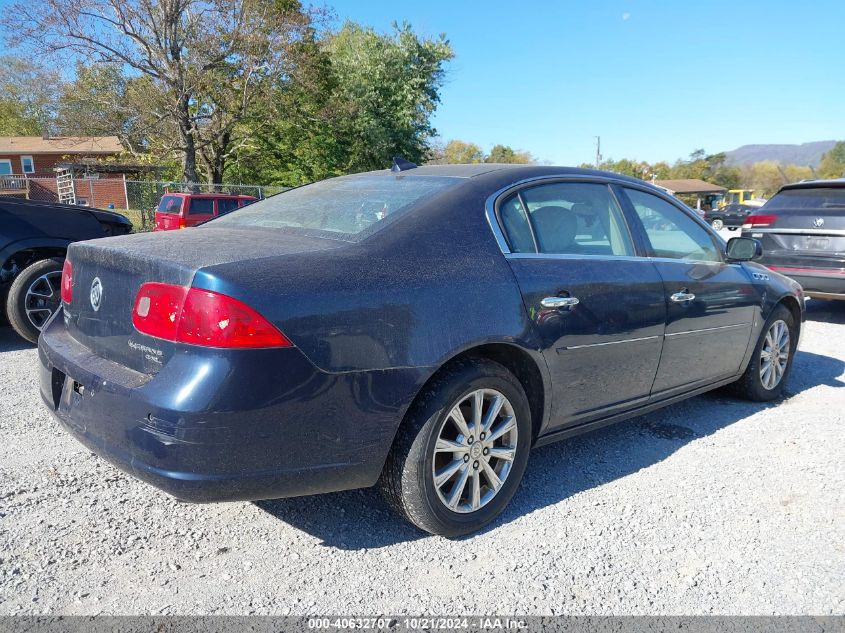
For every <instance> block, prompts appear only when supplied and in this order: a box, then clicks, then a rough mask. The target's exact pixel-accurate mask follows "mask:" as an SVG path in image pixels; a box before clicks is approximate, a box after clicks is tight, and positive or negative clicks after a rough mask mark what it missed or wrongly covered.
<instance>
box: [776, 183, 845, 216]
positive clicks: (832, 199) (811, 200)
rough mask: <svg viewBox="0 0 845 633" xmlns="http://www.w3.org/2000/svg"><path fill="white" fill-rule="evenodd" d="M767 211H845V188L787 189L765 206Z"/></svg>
mask: <svg viewBox="0 0 845 633" xmlns="http://www.w3.org/2000/svg"><path fill="white" fill-rule="evenodd" d="M765 208H766V211H777V210H779V209H790V210H792V209H816V210H822V209H838V210H839V211H840V212H841V211H843V210H845V187H819V188H817V189H787V190H786V191H781V192H780V193H779V194H777V195H776V196H775V197H774V198H772V199H771V200H769V201H768V202H767V203H766V205H765Z"/></svg>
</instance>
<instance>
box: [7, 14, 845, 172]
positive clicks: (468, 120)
mask: <svg viewBox="0 0 845 633" xmlns="http://www.w3.org/2000/svg"><path fill="white" fill-rule="evenodd" d="M36 1H37V0H36ZM305 1H306V2H307V1H308V0H305ZM313 2H314V3H315V4H320V3H322V2H325V3H326V4H327V5H328V6H329V7H331V8H332V9H333V10H334V13H335V15H336V20H337V22H338V24H339V23H341V22H342V21H343V20H345V19H351V20H355V21H357V22H361V23H363V24H367V25H371V26H373V27H375V28H376V29H377V30H379V31H388V30H390V28H391V24H392V23H393V22H395V21H399V22H401V21H405V20H406V21H408V22H410V23H411V25H412V26H413V27H414V29H415V30H416V31H417V32H419V33H421V34H424V35H429V36H436V35H438V34H439V33H441V32H442V33H445V34H446V35H447V37H448V38H449V40H450V42H451V43H452V46H453V48H454V50H455V55H456V56H455V59H454V61H453V62H451V63H450V64H449V66H448V71H449V73H448V78H447V83H446V85H445V86H444V88H443V90H442V103H441V105H440V107H439V109H438V111H437V113H436V115H435V120H434V122H435V125H436V127H437V129H438V130H439V132H440V134H441V136H442V137H443V138H444V139H445V140H448V139H452V138H460V139H463V140H466V141H473V142H475V143H478V144H479V145H481V146H482V147H483V148H484V149H485V150H489V149H490V147H492V146H493V145H494V144H495V143H503V144H506V145H510V146H512V147H514V148H517V149H523V150H528V151H530V152H531V153H532V154H534V155H535V156H537V157H538V158H539V159H540V160H544V161H549V162H552V163H555V164H561V165H574V164H579V163H582V162H591V161H592V160H593V159H594V156H595V136H596V135H601V140H602V153H603V155H604V157H605V158H614V159H619V158H635V159H640V160H648V161H652V162H654V161H658V160H667V161H670V162H671V161H674V160H675V159H677V158H681V157H686V156H688V155H689V153H690V152H692V151H693V150H695V149H697V148H704V149H705V150H707V151H708V152H717V151H724V150H730V149H734V148H736V147H738V146H740V145H745V144H748V143H801V142H807V141H821V140H831V139H836V140H841V139H845V80H843V75H845V37H843V35H842V25H843V24H845V1H843V0H812V1H811V2H795V1H794V0H767V1H763V0H732V1H729V0H686V1H685V0H663V1H657V0H582V1H579V2H576V1H574V0H556V1H551V0H546V1H544V2H541V1H539V0H522V1H521V2H516V1H515V0H486V1H469V0H450V1H446V0H416V1H414V0H411V1H408V0H405V1H401V0H313ZM10 4H11V0H0V10H2V9H3V8H4V6H9V5H10Z"/></svg>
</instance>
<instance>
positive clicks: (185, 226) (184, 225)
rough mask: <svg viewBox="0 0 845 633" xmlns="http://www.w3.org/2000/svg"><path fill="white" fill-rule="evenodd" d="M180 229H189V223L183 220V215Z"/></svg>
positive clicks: (180, 218)
mask: <svg viewBox="0 0 845 633" xmlns="http://www.w3.org/2000/svg"><path fill="white" fill-rule="evenodd" d="M179 228H180V229H186V228H188V223H187V222H186V221H185V218H183V217H182V215H181V214H180V215H179Z"/></svg>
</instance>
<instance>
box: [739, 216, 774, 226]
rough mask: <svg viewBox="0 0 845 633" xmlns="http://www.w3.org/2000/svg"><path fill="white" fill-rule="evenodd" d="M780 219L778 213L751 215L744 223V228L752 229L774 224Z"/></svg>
mask: <svg viewBox="0 0 845 633" xmlns="http://www.w3.org/2000/svg"><path fill="white" fill-rule="evenodd" d="M777 219H778V216H776V215H749V216H748V217H747V218H745V222H743V223H742V228H744V229H752V228H757V227H763V226H772V225H773V224H774V223H775V222H776V221H777Z"/></svg>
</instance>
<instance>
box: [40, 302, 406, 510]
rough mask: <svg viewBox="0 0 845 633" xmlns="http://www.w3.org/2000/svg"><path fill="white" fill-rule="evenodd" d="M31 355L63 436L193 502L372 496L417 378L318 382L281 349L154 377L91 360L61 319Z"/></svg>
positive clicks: (200, 362) (389, 375) (212, 357)
mask: <svg viewBox="0 0 845 633" xmlns="http://www.w3.org/2000/svg"><path fill="white" fill-rule="evenodd" d="M38 350H39V360H40V367H39V371H40V389H41V397H42V399H43V400H44V403H45V404H46V405H47V406H48V407H49V408H50V410H51V411H52V412H53V414H54V415H55V417H56V418H57V419H58V421H59V422H60V423H61V425H62V426H63V427H64V428H65V429H66V430H67V431H68V432H70V433H71V434H72V435H73V436H74V437H76V438H77V439H78V440H79V441H80V442H81V443H82V444H84V445H85V446H86V447H88V448H89V449H90V450H92V451H93V452H94V453H96V454H98V455H100V456H102V457H104V458H105V459H107V460H108V461H110V462H111V463H113V464H114V465H116V466H117V467H118V468H120V469H122V470H124V471H126V472H127V473H129V474H131V475H134V476H135V477H137V478H139V479H141V480H143V481H146V482H148V483H150V484H152V485H153V486H156V487H157V488H160V489H162V490H164V491H165V492H167V493H169V494H171V495H173V496H175V497H177V498H180V499H183V500H186V501H194V502H210V501H236V500H256V499H268V498H278V497H290V496H298V495H306V494H315V493H320V492H331V491H336V490H345V489H350V488H361V487H366V486H370V485H373V484H374V483H375V482H376V480H377V479H378V476H379V473H380V472H381V468H382V465H383V463H384V459H385V457H386V455H387V451H388V449H389V447H390V445H391V443H392V441H393V436H394V434H395V431H396V428H397V427H398V424H399V421H400V420H401V418H402V415H404V406H405V403H406V401H407V402H409V401H410V398H411V397H412V396H410V397H409V396H408V394H411V393H412V392H414V393H415V391H414V389H415V385H416V382H417V380H419V375H420V373H419V372H417V371H416V370H396V371H393V370H388V371H382V372H378V374H379V375H378V376H373V375H370V372H360V373H348V374H339V375H333V374H326V373H324V372H320V371H319V370H317V369H315V368H314V367H313V365H311V364H310V362H308V360H307V359H306V358H305V357H304V355H302V353H301V352H299V351H298V350H296V349H277V350H244V351H238V352H235V353H233V354H232V353H223V352H220V351H212V352H211V353H209V350H197V351H199V352H205V355H202V356H198V355H194V356H192V354H191V352H190V351H189V352H187V353H185V354H179V355H177V356H176V357H174V359H172V360H171V361H170V363H169V364H168V365H166V366H165V367H164V368H163V369H162V370H161V371H160V372H159V373H158V374H156V375H155V376H153V377H151V376H149V375H146V374H141V373H138V372H135V371H133V370H131V369H128V368H126V367H123V366H121V365H118V364H116V363H112V362H111V361H107V360H105V359H103V358H100V357H97V356H95V355H93V354H92V353H91V352H90V351H89V350H88V349H87V348H86V347H84V346H83V345H81V344H80V343H78V342H77V341H76V340H75V339H73V338H72V337H71V336H69V335H68V333H67V331H66V330H65V327H64V324H63V322H62V319H61V317H59V318H56V319H53V321H52V323H51V324H50V325H49V326H48V327H47V328H46V329H45V331H44V332H43V333H42V336H41V338H40V340H39V345H38ZM195 353H196V351H195Z"/></svg>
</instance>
